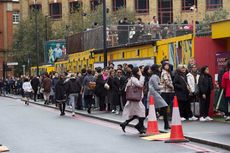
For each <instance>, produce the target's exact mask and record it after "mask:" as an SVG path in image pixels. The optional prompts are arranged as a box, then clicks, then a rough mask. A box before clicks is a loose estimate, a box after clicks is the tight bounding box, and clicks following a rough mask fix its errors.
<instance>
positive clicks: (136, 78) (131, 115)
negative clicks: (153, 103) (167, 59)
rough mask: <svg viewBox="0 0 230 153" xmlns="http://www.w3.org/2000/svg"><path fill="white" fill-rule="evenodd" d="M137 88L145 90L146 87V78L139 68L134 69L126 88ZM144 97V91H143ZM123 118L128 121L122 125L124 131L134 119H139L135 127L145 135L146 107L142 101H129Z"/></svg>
mask: <svg viewBox="0 0 230 153" xmlns="http://www.w3.org/2000/svg"><path fill="white" fill-rule="evenodd" d="M131 84H132V85H134V86H137V87H140V88H143V86H144V77H143V76H142V74H141V71H140V69H139V68H138V67H134V68H133V69H132V77H131V78H130V79H129V81H128V83H127V85H126V88H127V87H128V86H131ZM142 97H143V91H142ZM123 118H124V119H125V120H126V121H125V122H123V123H122V124H120V126H121V128H122V130H123V131H124V132H125V127H126V126H127V125H128V124H129V122H131V121H132V120H134V119H138V120H139V122H138V124H137V125H136V126H135V128H136V129H137V130H138V131H139V133H140V134H143V133H145V127H144V120H145V106H144V105H143V103H142V101H141V100H140V101H139V102H132V101H127V103H126V105H125V107H124V110H123Z"/></svg>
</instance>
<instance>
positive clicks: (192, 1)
mask: <svg viewBox="0 0 230 153" xmlns="http://www.w3.org/2000/svg"><path fill="white" fill-rule="evenodd" d="M194 5H195V6H196V8H197V0H182V10H183V11H186V10H190V8H191V7H192V6H194Z"/></svg>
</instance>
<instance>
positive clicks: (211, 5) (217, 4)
mask: <svg viewBox="0 0 230 153" xmlns="http://www.w3.org/2000/svg"><path fill="white" fill-rule="evenodd" d="M222 7H223V0H206V8H207V10H213V9H217V8H222Z"/></svg>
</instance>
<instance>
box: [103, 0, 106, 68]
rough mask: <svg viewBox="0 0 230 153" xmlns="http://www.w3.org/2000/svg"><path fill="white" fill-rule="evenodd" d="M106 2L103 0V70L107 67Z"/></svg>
mask: <svg viewBox="0 0 230 153" xmlns="http://www.w3.org/2000/svg"><path fill="white" fill-rule="evenodd" d="M106 35H107V34H106V0H103V49H104V68H105V67H107V42H106Z"/></svg>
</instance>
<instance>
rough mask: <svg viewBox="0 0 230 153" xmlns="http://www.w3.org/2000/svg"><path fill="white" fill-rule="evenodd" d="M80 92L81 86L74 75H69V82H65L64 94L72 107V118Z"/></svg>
mask: <svg viewBox="0 0 230 153" xmlns="http://www.w3.org/2000/svg"><path fill="white" fill-rule="evenodd" d="M80 91H81V84H80V82H79V80H78V79H76V75H75V74H71V75H70V79H69V81H67V82H66V92H67V95H68V97H69V103H70V105H71V106H72V116H75V105H76V101H77V99H78V96H79V94H80Z"/></svg>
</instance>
